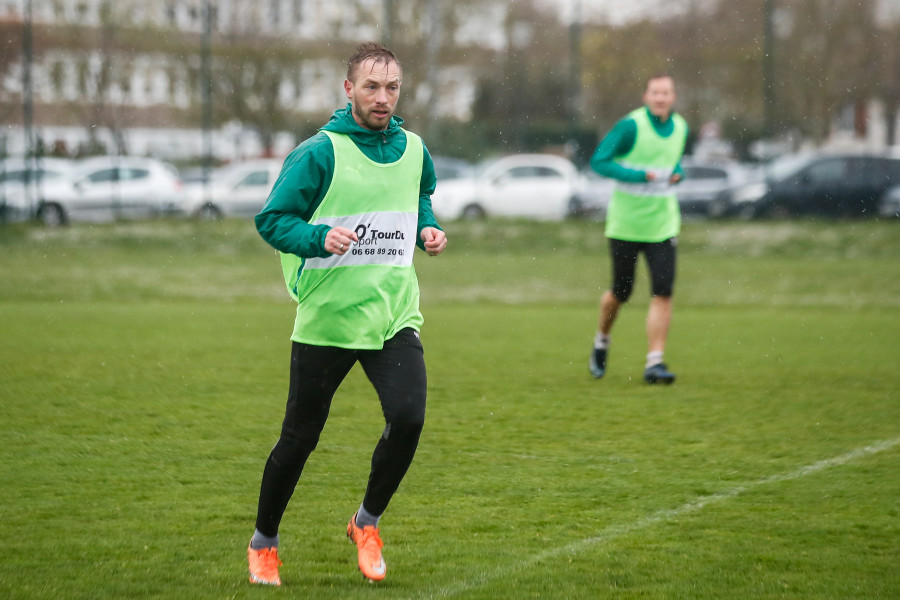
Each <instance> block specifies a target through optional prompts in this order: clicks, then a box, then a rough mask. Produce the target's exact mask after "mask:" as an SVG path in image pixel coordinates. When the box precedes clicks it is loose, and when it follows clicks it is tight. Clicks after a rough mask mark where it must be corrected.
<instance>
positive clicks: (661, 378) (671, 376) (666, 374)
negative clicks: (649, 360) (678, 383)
mask: <svg viewBox="0 0 900 600" xmlns="http://www.w3.org/2000/svg"><path fill="white" fill-rule="evenodd" d="M644 381H646V382H647V383H664V384H666V385H668V384H670V383H672V382H674V381H675V373H672V372H670V371H669V369H668V367H666V365H665V363H659V364H655V365H653V366H652V367H648V368H646V369H644Z"/></svg>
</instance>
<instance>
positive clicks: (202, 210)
mask: <svg viewBox="0 0 900 600" xmlns="http://www.w3.org/2000/svg"><path fill="white" fill-rule="evenodd" d="M282 164H283V161H281V160H279V159H274V158H261V159H256V160H249V161H245V162H240V163H235V164H233V165H229V166H227V167H223V168H221V169H217V170H215V171H213V172H212V174H211V176H210V181H209V182H208V184H204V183H203V182H202V181H200V182H195V183H191V184H188V185H185V193H184V201H183V203H182V209H183V210H184V212H185V213H187V214H188V215H191V216H194V217H198V218H203V219H219V218H221V217H225V216H234V217H252V216H255V215H256V214H257V213H259V211H260V210H262V207H263V206H264V205H265V203H266V199H268V197H269V192H271V191H272V186H274V185H275V180H276V179H278V174H279V173H280V172H281V166H282ZM207 186H208V187H207Z"/></svg>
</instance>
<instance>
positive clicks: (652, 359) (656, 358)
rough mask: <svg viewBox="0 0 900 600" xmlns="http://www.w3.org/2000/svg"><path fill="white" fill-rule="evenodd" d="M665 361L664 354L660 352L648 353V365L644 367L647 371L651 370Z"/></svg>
mask: <svg viewBox="0 0 900 600" xmlns="http://www.w3.org/2000/svg"><path fill="white" fill-rule="evenodd" d="M662 361H663V353H662V352H660V351H658V350H657V351H655V352H648V353H647V364H646V365H645V366H644V368H645V369H649V368H650V367H652V366H654V365H658V364H659V363H661V362H662Z"/></svg>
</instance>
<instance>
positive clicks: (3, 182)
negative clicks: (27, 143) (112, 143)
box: [0, 158, 75, 222]
mask: <svg viewBox="0 0 900 600" xmlns="http://www.w3.org/2000/svg"><path fill="white" fill-rule="evenodd" d="M74 164H75V163H74V162H73V161H71V160H68V159H65V158H29V159H27V160H26V159H24V158H7V159H5V160H2V161H0V222H10V221H24V220H27V219H30V218H31V217H33V216H34V215H35V214H36V210H37V206H38V204H39V202H40V199H41V198H42V197H43V196H44V187H45V186H46V185H47V183H48V182H51V181H53V180H55V179H58V178H60V177H62V176H63V175H65V174H66V173H68V172H70V171H71V170H72V169H73V168H74ZM26 181H27V183H26Z"/></svg>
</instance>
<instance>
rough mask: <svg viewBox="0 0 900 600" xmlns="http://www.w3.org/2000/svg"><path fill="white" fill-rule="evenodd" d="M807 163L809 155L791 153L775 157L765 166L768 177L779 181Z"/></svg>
mask: <svg viewBox="0 0 900 600" xmlns="http://www.w3.org/2000/svg"><path fill="white" fill-rule="evenodd" d="M807 164H809V156H804V155H795V154H791V155H788V156H782V157H781V158H778V159H775V160H774V161H772V162H771V163H770V164H769V165H768V166H767V167H766V173H767V174H768V177H769V179H772V180H775V181H781V180H783V179H787V178H788V177H790V176H791V175H793V174H795V173H796V172H797V171H799V170H800V169H802V168H803V167H805V166H806V165H807Z"/></svg>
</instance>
